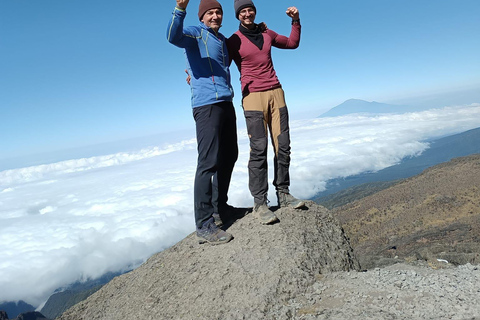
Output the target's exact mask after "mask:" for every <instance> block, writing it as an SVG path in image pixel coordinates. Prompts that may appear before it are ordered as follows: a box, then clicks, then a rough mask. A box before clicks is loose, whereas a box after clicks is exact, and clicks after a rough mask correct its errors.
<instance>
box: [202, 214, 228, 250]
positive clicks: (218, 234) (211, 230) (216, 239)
mask: <svg viewBox="0 0 480 320" xmlns="http://www.w3.org/2000/svg"><path fill="white" fill-rule="evenodd" d="M197 239H198V243H199V244H203V243H207V242H208V243H210V244H212V245H217V244H223V243H227V242H229V241H230V240H232V239H233V236H232V235H231V234H230V233H228V232H225V231H223V230H222V229H220V228H219V227H217V226H216V225H215V222H214V219H213V217H212V218H210V219H209V220H207V221H206V222H205V223H204V224H203V226H202V228H200V229H198V228H197Z"/></svg>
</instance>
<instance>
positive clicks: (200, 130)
mask: <svg viewBox="0 0 480 320" xmlns="http://www.w3.org/2000/svg"><path fill="white" fill-rule="evenodd" d="M193 117H194V119H195V124H196V130H197V149H198V161H197V172H196V174H195V184H194V210H195V224H196V226H197V228H201V227H202V225H203V223H205V222H206V221H207V220H209V219H210V218H211V217H212V214H213V213H214V212H218V208H219V207H220V208H221V207H222V206H226V204H227V200H228V196H227V194H228V188H229V186H230V179H231V177H232V172H233V167H234V165H235V162H236V161H237V158H238V145H237V118H236V116H235V109H234V107H233V103H232V102H220V103H216V104H211V105H206V106H202V107H197V108H193Z"/></svg>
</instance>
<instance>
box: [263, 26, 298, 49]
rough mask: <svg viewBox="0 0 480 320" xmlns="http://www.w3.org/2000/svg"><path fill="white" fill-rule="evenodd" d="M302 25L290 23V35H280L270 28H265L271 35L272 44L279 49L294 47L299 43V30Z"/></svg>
mask: <svg viewBox="0 0 480 320" xmlns="http://www.w3.org/2000/svg"><path fill="white" fill-rule="evenodd" d="M301 29H302V26H301V25H300V23H294V24H292V31H291V32H290V37H288V38H287V37H285V36H282V35H280V34H278V33H276V32H274V31H272V30H267V32H269V33H270V35H271V36H272V39H273V42H272V46H274V47H276V48H280V49H296V48H298V46H299V45H300V32H301Z"/></svg>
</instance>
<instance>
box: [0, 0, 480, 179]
mask: <svg viewBox="0 0 480 320" xmlns="http://www.w3.org/2000/svg"><path fill="white" fill-rule="evenodd" d="M198 3H199V2H198V1H191V2H190V5H189V8H188V9H187V12H188V14H187V19H186V24H197V23H198V19H197V9H198ZM222 4H223V6H224V13H225V17H224V23H223V27H222V29H221V31H222V32H223V33H224V34H225V35H227V36H229V35H230V34H231V33H233V32H234V31H235V30H236V28H237V27H238V21H237V20H236V19H235V18H234V14H233V1H222ZM291 5H295V6H297V7H298V8H299V10H300V18H301V21H302V27H303V30H302V39H301V44H300V47H299V48H298V49H297V50H294V51H290V50H283V51H282V50H275V51H274V52H273V57H274V64H275V67H276V70H277V74H278V76H279V78H280V81H281V82H282V84H283V86H284V89H285V91H286V97H287V103H288V105H289V109H290V113H291V115H292V118H301V117H303V116H309V117H312V116H317V115H319V114H321V113H323V112H324V111H326V110H328V109H330V108H332V107H334V106H336V105H338V104H340V103H342V102H343V101H344V100H347V99H350V98H358V99H364V100H368V101H372V100H375V101H381V102H390V101H399V102H401V101H410V102H412V101H413V102H415V99H411V98H412V97H421V96H427V95H435V94H440V93H442V94H444V95H445V94H448V93H449V92H450V91H452V92H453V91H458V90H464V89H469V90H470V91H472V90H475V88H480V59H478V52H480V37H479V36H478V35H479V34H480V20H479V19H478V16H479V14H480V1H478V0H461V1H452V0H449V1H446V0H429V1H418V0H416V1H413V0H407V1H393V0H392V1H390V0H364V1H357V0H351V1H346V0H345V1H317V0H309V1H307V0H303V1H300V0H293V1H258V0H257V1H256V6H257V9H258V14H257V22H259V21H265V22H266V23H267V25H268V27H269V28H270V29H272V30H275V31H277V32H278V33H281V34H287V35H288V34H289V31H290V20H289V18H288V17H287V16H286V15H285V9H286V8H287V7H288V6H291ZM174 6H175V1H165V0H161V1H158V0H157V1H153V0H142V1H133V0H128V1H127V0H102V1H98V0H96V1H93V0H68V1H65V0H0V128H1V129H0V161H1V160H2V159H3V160H4V159H9V158H17V159H18V158H22V157H23V158H25V157H33V158H35V157H34V156H29V155H32V154H38V153H51V152H54V151H56V150H61V149H68V148H71V149H72V150H73V149H75V148H79V147H82V146H88V145H93V144H98V143H104V142H111V141H117V140H123V139H129V138H134V137H142V136H148V135H154V134H161V133H166V132H171V131H176V130H183V129H186V130H192V129H193V127H194V122H193V119H192V115H191V108H190V96H189V92H190V91H189V88H188V86H187V85H186V84H185V74H184V72H183V70H184V68H185V61H184V55H183V53H182V50H181V49H179V48H176V47H174V46H172V45H171V44H169V43H168V42H167V41H166V39H165V29H166V25H167V21H168V19H169V17H170V14H171V12H172V9H173V7H174ZM232 75H233V76H232V82H233V85H234V88H235V90H236V93H237V96H236V99H235V107H236V110H237V117H238V119H239V121H238V122H239V125H240V126H241V125H243V116H242V112H241V107H240V99H239V93H240V90H239V81H238V78H239V76H238V72H237V70H236V67H233V68H232ZM478 91H480V89H479V90H478ZM408 99H410V100H408ZM420 100H421V99H420V98H419V99H417V100H416V101H417V102H418V101H420ZM454 102H455V101H454ZM471 102H480V101H460V102H457V103H471ZM440 103H441V102H440ZM452 103H453V102H452ZM445 104H447V103H445ZM439 106H442V105H439ZM166 136H168V137H172V134H168V135H166ZM18 163H19V164H21V163H22V162H21V161H18ZM13 166H15V163H13V162H12V163H10V164H8V167H13ZM1 170H2V168H0V171H1Z"/></svg>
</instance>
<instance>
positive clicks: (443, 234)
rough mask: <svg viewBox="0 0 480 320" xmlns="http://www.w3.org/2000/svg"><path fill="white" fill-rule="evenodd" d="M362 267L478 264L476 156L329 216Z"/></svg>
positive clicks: (479, 166)
mask: <svg viewBox="0 0 480 320" xmlns="http://www.w3.org/2000/svg"><path fill="white" fill-rule="evenodd" d="M333 212H334V214H335V216H336V217H337V218H338V219H339V220H340V221H341V223H342V225H343V227H344V229H345V232H346V234H347V236H349V237H350V242H351V245H352V247H353V248H354V251H355V253H356V255H357V257H358V258H359V259H360V262H361V264H362V267H364V268H371V267H374V266H378V265H382V264H390V263H392V262H396V261H402V260H403V261H404V260H418V259H420V260H428V261H430V262H431V263H435V261H436V260H437V259H443V260H447V261H449V262H451V263H453V264H465V263H467V262H470V263H479V262H480V155H472V156H468V157H463V158H457V159H454V160H452V161H450V162H447V163H443V164H440V165H437V166H434V167H432V168H430V169H428V170H426V171H425V172H423V173H422V174H420V175H418V176H415V177H411V178H409V179H406V180H404V181H401V182H399V183H397V184H395V185H393V186H391V187H389V188H387V189H384V190H382V191H380V192H378V193H375V194H373V195H370V196H368V197H365V198H363V199H360V200H357V201H355V202H352V203H350V204H347V205H345V206H343V207H339V208H337V209H335V210H334V211H333Z"/></svg>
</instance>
